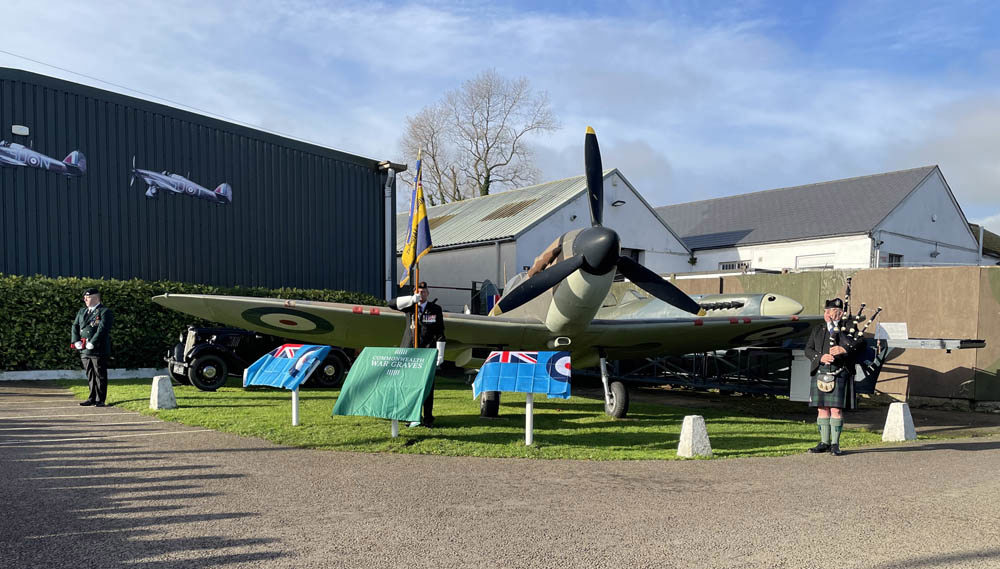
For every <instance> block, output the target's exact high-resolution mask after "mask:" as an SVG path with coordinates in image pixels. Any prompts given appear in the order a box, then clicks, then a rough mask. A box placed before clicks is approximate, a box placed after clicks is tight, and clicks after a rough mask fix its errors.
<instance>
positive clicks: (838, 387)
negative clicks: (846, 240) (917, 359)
mask: <svg viewBox="0 0 1000 569" xmlns="http://www.w3.org/2000/svg"><path fill="white" fill-rule="evenodd" d="M843 317H844V301H842V300H841V299H839V298H833V299H830V300H827V301H826V304H825V305H824V307H823V320H824V321H825V322H824V324H822V325H819V326H817V327H816V329H814V330H813V331H812V333H811V334H810V335H809V340H808V341H807V342H806V349H805V355H806V357H807V358H809V361H810V370H809V371H810V376H811V377H812V381H811V382H810V387H809V406H810V407H816V409H817V415H816V424H817V426H818V427H819V434H820V443H819V444H818V445H816V446H815V447H813V448H811V449H809V452H814V453H816V452H827V451H829V452H830V453H831V454H834V455H837V456H840V455H841V454H843V453H842V452H841V450H840V433H841V431H843V429H844V409H854V407H855V406H856V404H857V401H856V396H855V393H854V367H855V363H856V360H857V357H858V355H859V354H860V353H862V352H863V351H864V349H865V340H864V338H862V337H860V336H856V335H853V334H850V333H849V332H850V331H849V330H842V329H841V328H842V327H844V326H845V324H844V322H845V321H844V320H842V319H843Z"/></svg>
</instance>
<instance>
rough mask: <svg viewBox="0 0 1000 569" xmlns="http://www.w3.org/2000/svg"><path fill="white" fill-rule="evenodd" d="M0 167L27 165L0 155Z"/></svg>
mask: <svg viewBox="0 0 1000 569" xmlns="http://www.w3.org/2000/svg"><path fill="white" fill-rule="evenodd" d="M0 165H3V166H27V165H28V164H27V163H26V162H23V161H21V160H18V159H17V158H13V157H11V156H4V155H3V154H0Z"/></svg>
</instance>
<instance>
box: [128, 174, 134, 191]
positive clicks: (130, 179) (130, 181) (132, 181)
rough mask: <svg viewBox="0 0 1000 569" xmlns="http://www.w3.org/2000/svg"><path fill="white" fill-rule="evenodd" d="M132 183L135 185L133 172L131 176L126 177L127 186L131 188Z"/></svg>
mask: <svg viewBox="0 0 1000 569" xmlns="http://www.w3.org/2000/svg"><path fill="white" fill-rule="evenodd" d="M134 185H135V174H132V175H131V176H129V177H128V187H130V188H131V187H132V186H134Z"/></svg>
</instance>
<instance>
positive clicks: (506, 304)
mask: <svg viewBox="0 0 1000 569" xmlns="http://www.w3.org/2000/svg"><path fill="white" fill-rule="evenodd" d="M582 266H583V255H577V256H575V257H571V258H569V259H566V260H565V261H562V262H560V263H556V264H555V265H552V266H551V267H549V268H547V269H545V270H544V271H542V272H540V273H538V274H536V275H535V276H533V277H531V278H530V279H528V280H526V281H524V282H523V283H521V284H520V285H518V286H517V287H516V288H515V289H514V290H512V291H510V292H509V293H507V294H505V295H504V296H503V298H501V299H500V302H498V303H497V305H496V308H497V309H498V310H499V312H500V313H503V312H509V311H511V310H514V309H515V308H517V307H518V306H521V305H522V304H525V303H527V302H528V301H530V300H532V299H534V298H535V297H537V296H538V295H540V294H542V293H543V292H545V291H547V290H549V289H550V288H552V287H554V286H556V285H557V284H559V283H561V282H562V281H563V280H565V279H566V277H568V276H570V275H571V274H572V273H573V271H575V270H577V269H579V268H580V267H582Z"/></svg>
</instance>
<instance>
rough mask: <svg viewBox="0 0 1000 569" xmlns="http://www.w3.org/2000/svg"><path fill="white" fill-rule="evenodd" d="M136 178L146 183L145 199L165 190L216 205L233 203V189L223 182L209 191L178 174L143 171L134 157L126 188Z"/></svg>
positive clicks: (131, 184) (132, 183)
mask: <svg viewBox="0 0 1000 569" xmlns="http://www.w3.org/2000/svg"><path fill="white" fill-rule="evenodd" d="M136 176H138V177H140V178H142V181H143V182H145V183H146V186H148V187H147V188H146V197H147V198H155V197H156V194H157V192H158V190H166V191H168V192H173V193H175V194H181V195H189V196H194V197H196V198H201V199H203V200H209V201H213V202H215V203H216V204H218V205H229V204H231V203H233V188H232V186H230V185H229V184H227V183H225V182H223V183H221V184H219V187H217V188H215V190H214V191H213V190H210V189H208V188H205V187H203V186H201V185H199V184H196V183H194V182H192V181H191V180H188V179H187V178H185V177H184V176H181V175H180V174H174V173H171V172H167V171H166V170H164V171H163V172H162V173H160V172H153V171H152V170H143V169H141V168H136V167H135V156H133V157H132V176H131V177H130V178H129V181H128V187H130V188H131V187H132V186H133V185H135V178H136Z"/></svg>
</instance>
